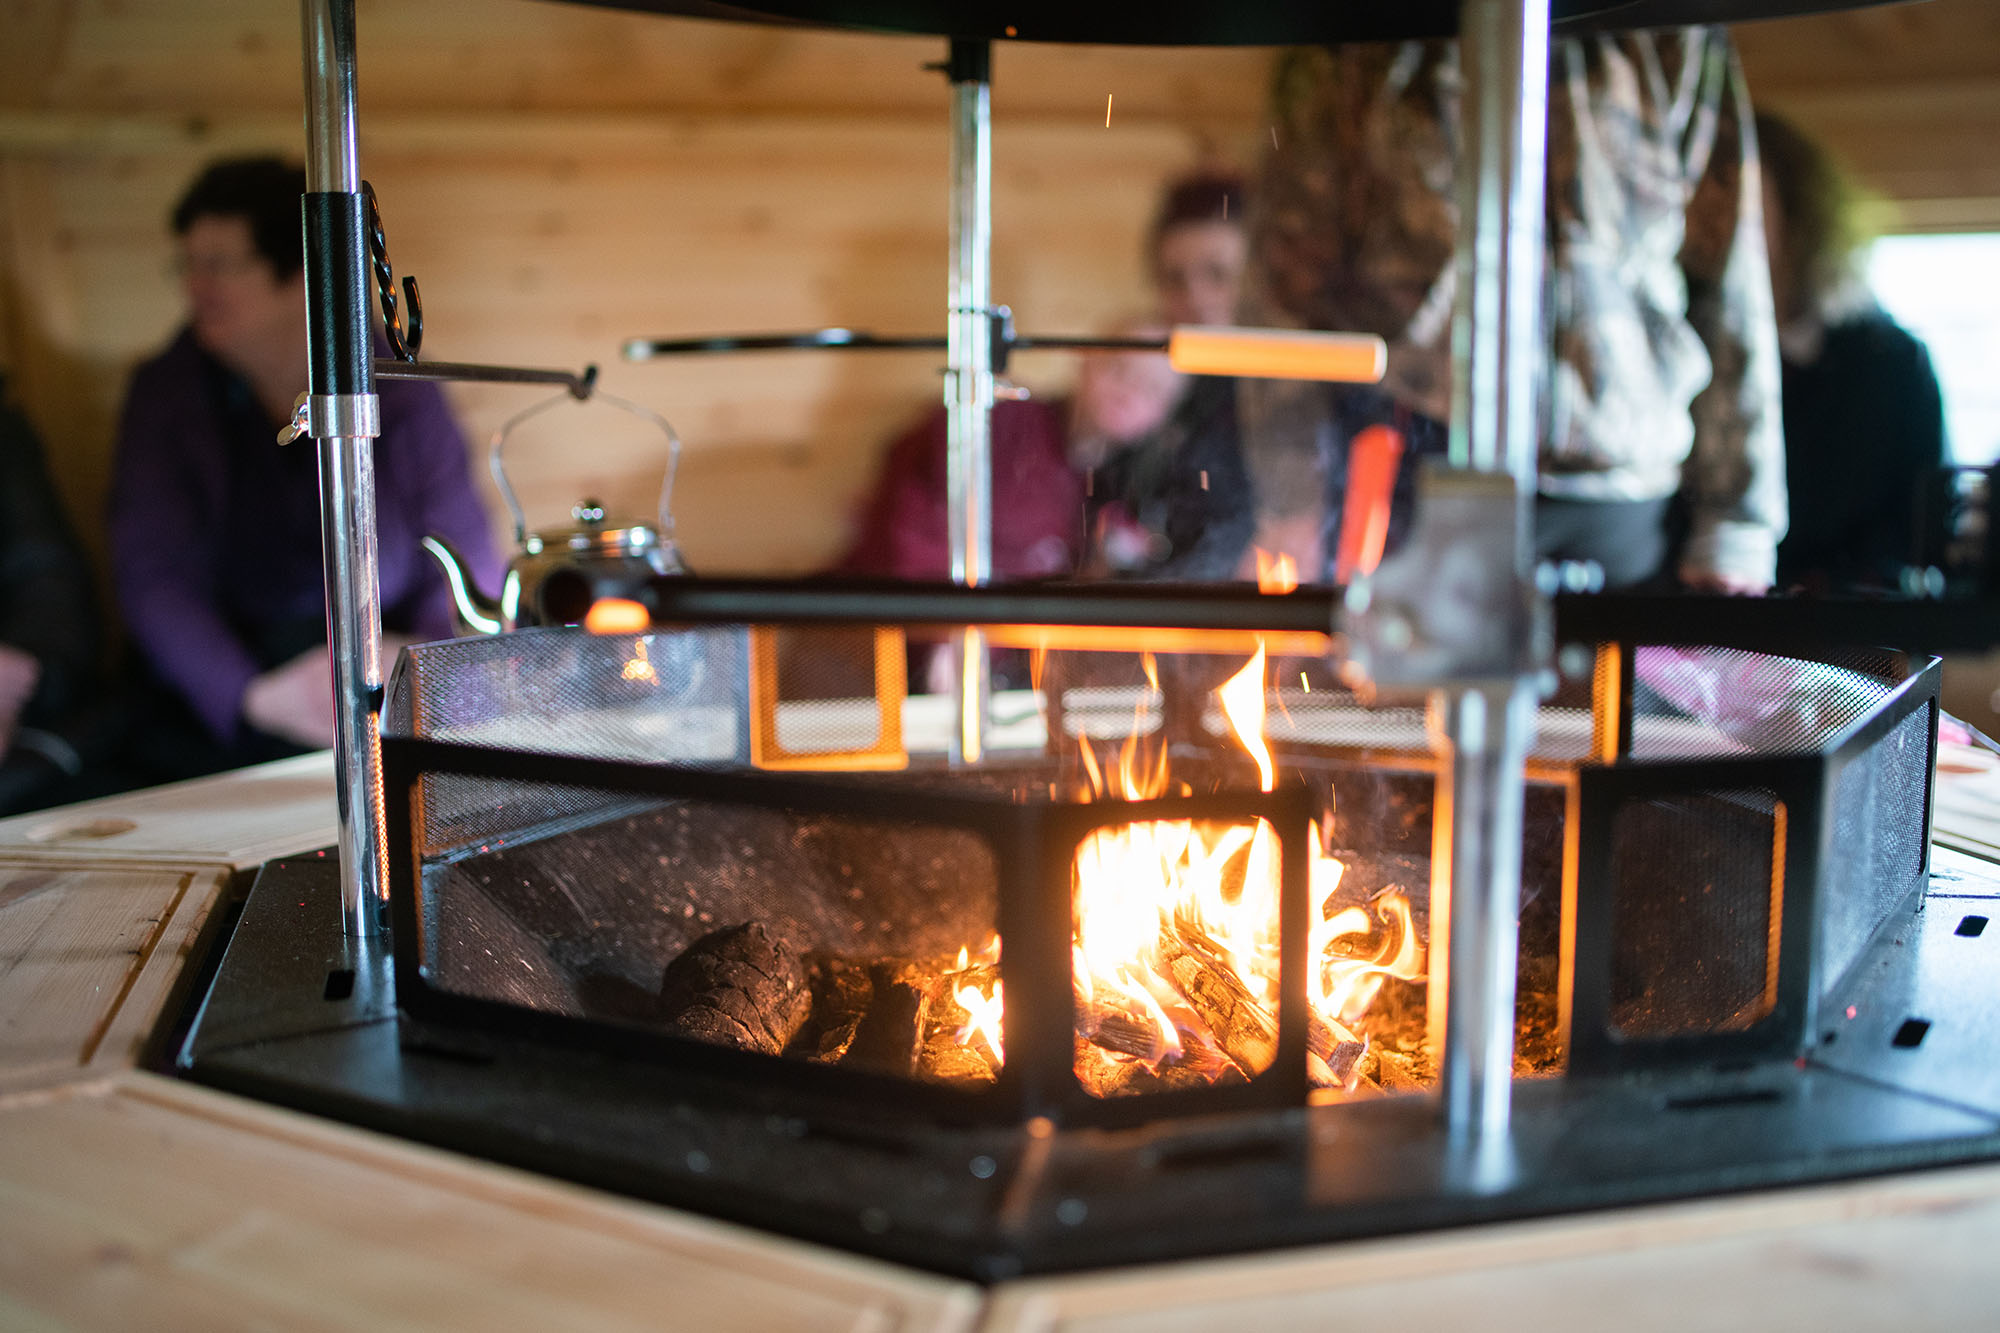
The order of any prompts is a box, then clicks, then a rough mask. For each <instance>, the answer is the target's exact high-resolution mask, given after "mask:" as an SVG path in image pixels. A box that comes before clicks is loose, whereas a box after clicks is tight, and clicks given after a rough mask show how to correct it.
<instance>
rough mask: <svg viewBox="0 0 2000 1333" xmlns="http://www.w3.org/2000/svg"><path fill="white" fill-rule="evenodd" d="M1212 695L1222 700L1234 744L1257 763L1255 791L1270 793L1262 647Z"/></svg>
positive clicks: (1273, 777)
mask: <svg viewBox="0 0 2000 1333" xmlns="http://www.w3.org/2000/svg"><path fill="white" fill-rule="evenodd" d="M1215 694H1216V697H1217V698H1219V699H1220V700H1222V714H1223V716H1224V717H1227V718H1228V719H1229V729H1230V730H1231V731H1234V732H1235V733H1236V740H1237V742H1238V743H1239V744H1241V745H1242V746H1243V748H1244V749H1245V750H1247V751H1249V752H1250V757H1251V758H1252V759H1254V760H1256V761H1257V779H1258V782H1259V783H1260V784H1261V785H1260V786H1259V788H1258V790H1260V791H1270V790H1272V789H1273V788H1274V787H1276V786H1277V785H1278V777H1277V773H1276V770H1275V769H1274V768H1273V767H1272V764H1271V748H1270V747H1269V746H1268V745H1266V744H1264V645H1263V644H1261V643H1260V644H1258V645H1257V651H1256V652H1254V653H1252V654H1251V655H1250V662H1249V664H1248V665H1247V666H1245V667H1244V668H1243V669H1242V670H1241V671H1239V672H1237V673H1236V674H1235V675H1233V676H1231V677H1230V678H1229V679H1228V680H1227V681H1225V682H1223V685H1222V688H1221V689H1219V690H1217V691H1216V692H1215Z"/></svg>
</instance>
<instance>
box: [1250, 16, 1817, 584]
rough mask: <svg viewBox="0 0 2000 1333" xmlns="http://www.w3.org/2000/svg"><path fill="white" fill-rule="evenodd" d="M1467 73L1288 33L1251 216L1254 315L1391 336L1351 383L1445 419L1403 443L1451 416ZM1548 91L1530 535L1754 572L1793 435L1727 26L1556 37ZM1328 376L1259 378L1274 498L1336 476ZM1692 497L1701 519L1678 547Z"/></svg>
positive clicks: (1772, 523) (1553, 553)
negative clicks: (1678, 521) (1780, 385)
mask: <svg viewBox="0 0 2000 1333" xmlns="http://www.w3.org/2000/svg"><path fill="white" fill-rule="evenodd" d="M1460 87H1461V79H1460V72H1459V69H1458V53H1457V48H1456V45H1455V44H1454V43H1451V42H1412V43H1404V44H1401V45H1393V46H1383V45H1373V44H1369V43H1352V44H1348V45H1343V46H1340V47H1338V48H1332V49H1323V50H1299V51H1294V52H1291V53H1288V54H1287V55H1286V56H1285V57H1284V61H1283V63H1282V64H1281V66H1280V68H1279V70H1278V71H1277V77H1276V79H1275V82H1274V88H1275V91H1276V115H1277V118H1278V121H1279V125H1278V131H1277V135H1276V137H1277V138H1278V139H1279V140H1280V141H1281V142H1282V145H1283V147H1282V150H1281V151H1272V152H1269V153H1267V154H1266V168H1265V170H1264V172H1263V175H1262V177H1261V178H1260V180H1259V182H1258V186H1257V188H1258V192H1259V200H1260V205H1261V206H1260V207H1259V209H1258V210H1257V212H1256V215H1255V217H1254V218H1253V220H1252V224H1251V225H1252V236H1251V249H1252V254H1253V256H1254V259H1253V269H1254V281H1253V284H1252V285H1253V286H1254V288H1255V290H1256V293H1257V299H1256V301H1255V302H1254V303H1253V307H1252V315H1253V322H1256V323H1290V324H1293V325H1297V326H1301V327H1309V328H1324V329H1337V330H1348V331H1353V332H1363V333H1375V334H1379V335H1381V336H1382V337H1383V338H1384V339H1386V340H1387V341H1388V344H1389V358H1388V373H1387V375H1386V377H1385V379H1384V381H1383V383H1382V385H1381V387H1380V389H1379V390H1370V391H1360V390H1344V391H1340V390H1337V391H1335V394H1336V396H1338V397H1343V398H1347V399H1354V398H1359V399H1360V400H1361V403H1362V406H1363V408H1364V409H1366V410H1365V411H1364V413H1363V415H1367V416H1379V415H1381V412H1382V410H1383V406H1384V405H1385V404H1386V407H1387V408H1388V409H1389V410H1390V412H1391V414H1392V419H1391V421H1389V422H1388V423H1386V424H1391V425H1393V424H1394V420H1393V414H1394V413H1406V414H1408V420H1409V421H1410V422H1411V424H1412V425H1413V426H1414V427H1415V428H1416V429H1418V430H1420V431H1422V432H1425V433H1427V435H1428V439H1427V440H1425V441H1421V442H1420V441H1415V440H1412V441H1409V442H1408V443H1407V448H1408V450H1409V451H1413V452H1417V453H1423V452H1432V451H1434V450H1435V448H1436V445H1437V442H1438V441H1439V440H1441V439H1442V433H1443V431H1444V423H1446V422H1448V421H1449V419H1450V415H1451V391H1452V384H1451V379H1452V363H1451V326H1452V320H1451V316H1452V307H1453V305H1454V302H1455V299H1456V295H1457V292H1456V272H1455V269H1454V266H1453V259H1454V254H1455V247H1456V241H1457V222H1458V217H1457V207H1456V203H1455V188H1456V187H1455V179H1456V177H1457V175H1458V174H1459V173H1458V167H1459V162H1458V154H1457V142H1458V141H1457V136H1456V134H1455V132H1454V130H1455V124H1456V116H1457V107H1458V93H1459V89H1460ZM1548 92H1549V107H1548V129H1549V133H1548V188H1547V192H1546V196H1547V210H1546V212H1547V216H1546V232H1545V246H1546V268H1547V273H1548V281H1547V283H1546V289H1547V291H1548V292H1549V293H1550V295H1549V297H1548V299H1547V300H1546V301H1545V302H1544V308H1543V311H1542V320H1543V328H1544V334H1545V337H1546V340H1547V342H1546V344H1545V345H1546V346H1547V347H1548V348H1549V349H1550V355H1549V356H1548V358H1547V360H1548V375H1547V383H1546V384H1545V385H1544V386H1543V391H1542V393H1541V395H1540V397H1541V401H1540V403H1539V410H1540V424H1541V427H1542V433H1541V438H1540V440H1539V453H1540V466H1539V471H1538V477H1537V486H1538V490H1539V495H1538V497H1537V501H1536V509H1535V529H1536V532H1535V536H1536V547H1537V554H1538V556H1540V557H1541V558H1544V559H1590V560H1595V561H1597V562H1598V563H1599V564H1601V565H1602V566H1603V567H1604V570H1605V574H1606V579H1607V582H1608V583H1609V584H1610V585H1611V586H1613V587H1617V586H1627V585H1632V584H1638V583H1643V582H1646V581H1648V580H1650V579H1652V578H1654V577H1655V576H1656V575H1661V574H1664V575H1665V576H1667V577H1677V578H1678V579H1679V581H1680V582H1682V583H1683V584H1686V585H1688V586H1690V587H1694V588H1699V589H1706V590H1712V591H1730V592H1744V593H1751V592H1762V591H1764V590H1765V589H1767V588H1768V587H1769V586H1770V583H1771V581H1772V576H1773V570H1774V566H1775V559H1776V550H1777V541H1778V538H1779V536H1780V535H1782V533H1783V532H1784V528H1785V488H1784V457H1783V440H1782V435H1781V432H1780V429H1779V412H1778V396H1777V347H1776V338H1775V333H1774V330H1773V329H1772V328H1771V322H1770V319H1769V316H1768V313H1767V307H1766V306H1765V298H1764V293H1765V291H1766V290H1767V282H1768V274H1767V268H1766V263H1765V258H1764V253H1763V249H1764V247H1763V243H1762V239H1763V238H1762V236H1761V234H1760V232H1759V231H1758V219H1759V214H1758V208H1757V198H1756V190H1755V188H1754V186H1753V187H1752V188H1749V189H1746V188H1745V183H1746V182H1754V181H1755V180H1756V179H1757V175H1756V171H1757V153H1756V141H1755V136H1754V134H1753V132H1752V127H1751V125H1750V124H1749V111H1748V104H1747V98H1746V96H1745V93H1744V88H1743V77H1742V72H1741V70H1740V68H1739V66H1738V64H1737V61H1736V56H1735V52H1734V49H1733V47H1732V46H1731V44H1730V40H1729V37H1728V34H1727V32H1726V31H1725V30H1723V29H1720V28H1686V29H1678V30H1674V31H1672V32H1668V31H1640V32H1631V33H1618V34H1608V33H1607V34H1586V35H1581V36H1567V37H1559V38H1557V39H1556V40H1555V42H1554V43H1553V46H1552V49H1551V52H1550V61H1549V89H1548ZM1315 393H1319V394H1321V395H1322V396H1323V394H1324V391H1321V390H1317V389H1316V388H1315V386H1295V385H1278V384H1275V383H1273V384H1269V385H1267V386H1260V387H1259V388H1258V389H1256V390H1254V391H1253V392H1252V394H1251V395H1250V396H1251V398H1252V399H1253V400H1255V401H1251V402H1249V403H1247V404H1246V407H1245V420H1246V436H1247V440H1248V447H1251V448H1252V449H1253V451H1254V453H1255V454H1256V457H1257V461H1258V464H1259V472H1260V477H1259V480H1260V484H1261V489H1262V490H1263V491H1264V493H1265V494H1266V495H1267V496H1269V495H1272V494H1284V493H1286V492H1288V491H1298V490H1303V489H1306V485H1305V483H1304V480H1303V478H1304V477H1305V476H1306V475H1307V474H1308V473H1309V471H1310V469H1311V467H1312V466H1313V465H1314V464H1315V462H1318V463H1319V465H1320V466H1321V467H1322V468H1323V470H1324V472H1325V474H1326V475H1325V477H1324V480H1327V481H1329V482H1331V481H1333V480H1334V479H1335V478H1334V474H1335V473H1336V472H1337V470H1338V469H1337V468H1333V467H1327V466H1325V462H1324V455H1325V453H1326V451H1327V450H1328V449H1329V447H1330V442H1331V443H1338V440H1335V439H1334V438H1333V437H1335V436H1341V437H1343V438H1344V437H1345V431H1344V430H1341V429H1336V428H1335V427H1332V426H1329V425H1328V424H1327V417H1328V414H1327V412H1326V411H1325V410H1323V409H1321V408H1319V407H1317V405H1316V404H1315V405H1308V407H1307V408H1305V409H1301V407H1300V406H1299V404H1298V402H1297V400H1298V399H1300V398H1304V397H1309V396H1311V395H1313V394H1315ZM1371 398H1372V399H1375V400H1377V401H1376V402H1375V403H1373V404H1371V403H1370V402H1369V400H1370V399H1371ZM1322 401H1323V397H1322ZM1419 418H1422V419H1425V422H1423V423H1420V422H1419V421H1418V419H1419ZM1271 476H1276V477H1278V478H1279V480H1278V482H1277V484H1271V483H1270V482H1269V480H1268V478H1269V477H1271ZM1677 494H1678V495H1679V496H1680V498H1681V502H1682V503H1683V504H1684V505H1685V508H1686V511H1687V523H1688V526H1689V529H1690V531H1689V532H1688V534H1687V536H1686V538H1685V540H1684V542H1683V543H1682V544H1681V547H1680V549H1679V551H1678V552H1674V551H1671V550H1670V549H1669V539H1668V526H1667V520H1668V518H1669V510H1670V506H1671V505H1672V503H1673V502H1674V500H1675V497H1676V495H1677Z"/></svg>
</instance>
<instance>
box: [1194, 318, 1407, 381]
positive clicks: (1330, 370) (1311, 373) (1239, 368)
mask: <svg viewBox="0 0 2000 1333" xmlns="http://www.w3.org/2000/svg"><path fill="white" fill-rule="evenodd" d="M1167 359H1168V360H1169V361H1171V362H1172V363H1173V367H1174V369H1175V370H1178V371H1180V372H1181V373H1182V374H1183V375H1237V376H1243V377H1246V378H1251V379H1273V380H1337V381H1340V382H1342V383H1347V384H1373V383H1375V382H1376V381H1378V380H1380V379H1381V378H1382V372H1383V370H1385V369H1386V368H1387V366H1388V361H1389V349H1388V345H1387V344H1385V343H1384V342H1383V341H1382V340H1381V339H1380V338H1378V337H1376V336H1375V335H1374V334H1372V333H1316V332H1313V331H1311V330H1306V329H1235V328H1223V327H1218V326H1215V325H1208V324H1184V325H1182V326H1180V327H1179V328H1176V329H1175V330H1174V331H1173V332H1172V333H1171V334H1170V335H1168V338H1167Z"/></svg>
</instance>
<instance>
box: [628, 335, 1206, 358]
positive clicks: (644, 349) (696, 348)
mask: <svg viewBox="0 0 2000 1333" xmlns="http://www.w3.org/2000/svg"><path fill="white" fill-rule="evenodd" d="M1006 345H1007V349H1008V350H1010V351H1015V352H1083V351H1126V352H1163V351H1165V350H1166V347H1167V340H1166V339H1165V338H1093V337H1068V336H1056V337H1047V338H1038V337H1029V336H1027V335H1023V334H1016V335H1015V336H1014V337H1013V338H1012V339H1009V340H1007V343H1006ZM829 350H831V351H845V352H870V351H874V352H883V351H887V352H909V351H930V352H941V351H944V350H945V338H944V335H943V334H921V333H919V334H892V335H886V336H885V335H881V334H874V333H865V332H862V331H860V330H857V329H808V330H805V331H803V332H800V333H717V334H709V335H704V336H702V337H698V338H628V339H626V341H625V357H626V359H627V360H629V361H643V360H646V359H647V358H649V357H655V356H690V355H702V354H713V353H720V352H786V351H829Z"/></svg>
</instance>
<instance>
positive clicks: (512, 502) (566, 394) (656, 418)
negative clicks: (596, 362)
mask: <svg viewBox="0 0 2000 1333" xmlns="http://www.w3.org/2000/svg"><path fill="white" fill-rule="evenodd" d="M584 401H592V402H601V403H606V404H609V405H610V406H612V407H615V408H617V409H618V410H619V411H621V412H625V413H627V414H629V415H631V416H635V417H637V418H639V420H641V421H644V422H648V423H649V424H651V425H653V426H656V427H658V428H659V430H660V433H661V434H663V435H665V436H666V437H667V474H666V476H665V477H664V478H663V479H662V480H661V482H660V539H661V540H662V541H666V540H668V539H670V538H672V537H673V535H674V507H673V506H674V478H675V477H676V476H678V475H679V473H680V470H681V437H680V433H679V432H678V431H676V430H675V429H674V428H673V425H672V423H671V422H669V421H668V420H667V419H666V418H665V417H663V416H661V415H660V414H659V413H658V412H655V411H654V410H653V409H652V408H650V407H646V406H643V405H642V404H639V403H634V402H630V401H628V400H626V399H623V398H620V397H618V396H617V395H616V394H612V393H606V392H605V391H604V390H603V389H595V390H593V391H592V393H591V394H590V397H589V399H581V398H578V397H577V396H576V395H575V394H574V393H573V392H571V391H570V390H568V389H565V390H563V391H562V392H561V393H558V394H555V395H554V396H552V397H549V398H544V399H542V400H541V401H540V402H538V403H533V404H530V405H529V406H527V407H525V408H522V409H521V410H520V411H519V412H516V413H515V414H514V415H513V416H511V417H508V418H507V420H505V421H504V422H502V423H501V424H500V428H499V429H498V430H496V431H494V432H493V442H492V444H491V445H489V446H488V448H487V451H486V466H487V469H488V471H490V472H492V474H493V484H494V485H495V486H497V487H499V488H500V498H501V499H502V500H504V501H506V502H507V512H508V513H510V514H512V515H513V516H514V544H515V545H516V546H520V545H521V544H523V543H524V542H526V541H527V540H528V516H527V514H526V513H525V512H524V511H523V510H522V508H521V500H520V497H519V496H517V495H516V494H515V493H514V484H513V483H512V482H510V481H509V480H508V479H507V464H506V462H505V460H504V459H503V458H502V450H503V449H504V448H505V446H506V443H507V437H508V436H509V435H511V434H513V433H514V431H515V429H516V428H518V427H520V426H522V425H524V424H525V423H526V422H528V421H529V420H531V419H532V418H534V417H538V416H540V415H541V414H542V413H544V412H546V411H548V410H549V409H550V408H552V407H560V406H561V405H562V404H564V403H568V402H584Z"/></svg>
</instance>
